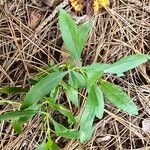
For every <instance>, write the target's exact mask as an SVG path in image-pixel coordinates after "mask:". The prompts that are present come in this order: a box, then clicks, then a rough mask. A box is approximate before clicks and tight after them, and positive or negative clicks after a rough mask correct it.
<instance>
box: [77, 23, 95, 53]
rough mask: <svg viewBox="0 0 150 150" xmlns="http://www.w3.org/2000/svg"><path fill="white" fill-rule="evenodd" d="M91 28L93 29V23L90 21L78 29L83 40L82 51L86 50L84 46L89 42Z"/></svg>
mask: <svg viewBox="0 0 150 150" xmlns="http://www.w3.org/2000/svg"><path fill="white" fill-rule="evenodd" d="M91 28H92V23H91V22H90V21H88V22H85V23H84V24H82V25H80V26H79V27H78V32H79V34H80V36H81V40H82V49H83V48H84V44H85V42H86V41H87V37H88V34H89V32H90V30H91ZM82 49H81V52H80V53H82Z"/></svg>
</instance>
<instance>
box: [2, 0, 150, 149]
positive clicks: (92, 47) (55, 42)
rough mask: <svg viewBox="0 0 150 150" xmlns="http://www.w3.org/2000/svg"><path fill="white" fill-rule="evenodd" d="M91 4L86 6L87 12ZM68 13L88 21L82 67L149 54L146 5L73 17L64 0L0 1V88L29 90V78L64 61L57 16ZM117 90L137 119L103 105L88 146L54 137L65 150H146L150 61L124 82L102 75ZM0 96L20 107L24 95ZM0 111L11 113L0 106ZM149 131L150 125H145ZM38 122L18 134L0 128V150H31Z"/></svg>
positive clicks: (122, 3) (133, 3) (139, 1)
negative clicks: (44, 0) (129, 102)
mask: <svg viewBox="0 0 150 150" xmlns="http://www.w3.org/2000/svg"><path fill="white" fill-rule="evenodd" d="M89 2H90V0H89V1H88V0H87V2H85V7H86V6H87V5H88V3H89ZM49 5H51V6H49ZM60 8H64V9H66V10H67V11H68V12H69V13H70V14H71V15H72V16H73V17H74V18H75V20H76V21H77V22H78V24H80V23H81V22H85V20H88V19H89V20H91V21H92V31H91V32H90V34H89V38H88V41H87V43H86V46H85V48H84V51H83V54H82V59H83V64H84V65H88V64H91V63H92V62H105V63H106V62H107V63H112V62H115V61H116V60H118V59H120V58H122V57H124V56H127V55H130V54H138V53H143V54H150V1H149V0H114V1H113V2H111V6H109V7H107V8H105V9H102V10H101V11H100V12H99V13H96V14H94V15H91V14H90V15H89V14H88V13H87V11H86V9H85V10H83V11H82V12H80V13H76V12H75V11H74V10H73V9H72V7H71V6H70V4H69V3H68V1H58V4H56V3H51V1H48V0H47V3H46V4H43V3H42V2H41V1H40V0H4V1H3V0H1V1H0V86H1V87H2V86H4V85H9V86H22V87H29V86H30V85H29V82H28V81H29V79H31V78H32V77H33V75H34V74H36V73H37V72H39V71H40V69H41V68H43V67H45V66H48V64H49V63H50V62H54V63H56V64H58V63H61V62H62V61H64V62H65V61H66V60H67V59H68V55H67V56H65V55H63V53H62V50H63V49H64V46H63V43H62V40H61V35H60V31H59V28H58V24H57V21H58V11H59V9H60ZM105 77H106V78H107V79H108V80H109V81H111V82H113V83H115V84H117V85H120V86H121V87H123V89H124V90H125V91H126V92H127V93H128V94H129V95H130V96H131V97H132V99H133V101H134V102H135V103H136V105H137V106H138V110H139V115H138V116H134V117H132V116H130V115H128V114H127V113H124V112H121V111H119V110H118V109H117V108H115V107H114V106H112V105H111V104H110V103H108V102H106V103H105V115H104V117H103V119H102V120H99V119H97V120H95V124H97V128H96V130H95V132H94V136H93V138H92V139H91V140H90V141H89V142H87V143H83V144H81V143H79V142H78V141H75V140H66V139H64V138H61V137H56V136H54V139H55V142H56V143H57V144H58V145H59V146H60V147H61V148H62V149H64V150H80V149H83V150H130V149H131V150H133V149H134V150H150V131H149V132H148V131H144V130H143V121H144V120H145V119H149V118H150V62H148V63H146V64H143V65H141V66H140V67H138V68H136V69H133V70H132V71H129V72H127V73H126V74H125V76H123V77H116V76H113V75H106V76H105ZM0 97H3V98H5V99H14V100H17V101H18V102H20V101H21V100H22V97H23V95H22V94H15V95H5V94H1V95H0ZM0 109H1V110H0V112H1V113H3V112H5V111H8V110H11V109H12V108H11V107H10V105H0ZM148 126H150V122H149V124H148ZM44 134H45V131H44V128H43V125H42V124H41V117H40V116H38V115H37V116H35V117H34V118H33V120H31V121H29V122H28V123H27V124H26V125H25V126H24V130H23V133H21V134H20V135H18V134H16V133H15V132H14V130H13V129H12V126H11V125H10V122H6V121H5V122H1V123H0V149H1V150H32V149H35V148H36V147H37V146H38V144H40V143H41V142H42V140H43V138H44Z"/></svg>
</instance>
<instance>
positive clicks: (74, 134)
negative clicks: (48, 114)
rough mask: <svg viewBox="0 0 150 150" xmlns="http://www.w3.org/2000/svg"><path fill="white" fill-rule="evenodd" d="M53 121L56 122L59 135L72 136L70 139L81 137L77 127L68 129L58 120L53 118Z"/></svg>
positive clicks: (56, 130)
mask: <svg viewBox="0 0 150 150" xmlns="http://www.w3.org/2000/svg"><path fill="white" fill-rule="evenodd" d="M52 122H53V124H54V128H55V132H56V134H57V135H58V136H62V137H65V138H70V139H78V138H79V131H77V130H75V129H67V128H66V127H64V126H63V125H62V124H60V123H58V122H56V121H55V120H53V119H52Z"/></svg>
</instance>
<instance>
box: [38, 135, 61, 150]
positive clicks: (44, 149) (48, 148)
mask: <svg viewBox="0 0 150 150" xmlns="http://www.w3.org/2000/svg"><path fill="white" fill-rule="evenodd" d="M59 149H60V148H59V147H58V146H57V144H56V143H54V141H53V140H51V139H50V138H48V140H47V142H46V140H44V141H43V142H42V143H41V144H40V145H39V146H38V147H37V148H36V150H59Z"/></svg>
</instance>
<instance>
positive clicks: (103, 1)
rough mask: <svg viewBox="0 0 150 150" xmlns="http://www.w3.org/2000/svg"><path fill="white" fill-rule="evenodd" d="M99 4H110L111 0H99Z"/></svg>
mask: <svg viewBox="0 0 150 150" xmlns="http://www.w3.org/2000/svg"><path fill="white" fill-rule="evenodd" d="M99 5H100V6H103V7H105V6H108V5H109V0H99Z"/></svg>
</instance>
